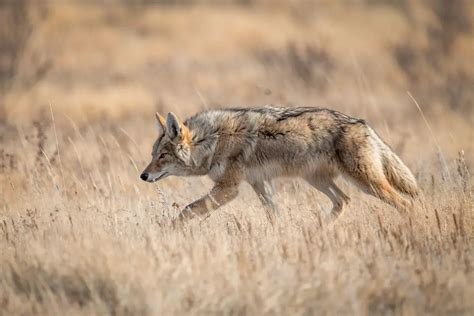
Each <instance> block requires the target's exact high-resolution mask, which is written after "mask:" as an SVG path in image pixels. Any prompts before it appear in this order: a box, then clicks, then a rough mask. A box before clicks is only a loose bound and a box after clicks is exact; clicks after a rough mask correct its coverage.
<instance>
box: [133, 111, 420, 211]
mask: <svg viewBox="0 0 474 316" xmlns="http://www.w3.org/2000/svg"><path fill="white" fill-rule="evenodd" d="M157 119H158V129H159V131H158V134H159V135H158V139H157V141H156V142H155V144H154V146H153V153H152V156H153V158H152V161H151V163H150V164H149V165H148V167H146V169H145V170H144V171H143V174H142V175H141V178H142V179H143V180H144V181H148V182H154V181H157V180H160V179H163V178H165V177H168V176H171V175H176V176H201V175H208V176H209V177H210V178H211V179H212V180H213V181H214V183H215V185H214V187H213V188H212V189H211V191H210V192H209V193H208V194H207V195H205V196H204V197H202V198H201V199H199V200H197V201H195V202H193V203H191V204H190V205H188V206H187V207H186V208H184V210H183V211H182V212H181V214H180V218H181V219H185V218H190V217H193V216H196V215H197V216H200V217H201V216H204V215H205V214H206V213H208V212H209V211H211V210H215V209H217V208H218V207H220V206H222V205H224V204H226V203H227V202H229V201H230V200H232V199H234V198H235V197H236V196H237V194H238V187H239V184H240V183H241V182H242V181H244V180H245V181H247V182H248V183H249V184H250V185H251V186H252V187H253V189H254V190H255V192H256V193H257V195H258V197H259V198H260V200H261V202H262V203H263V205H264V206H265V207H266V209H267V208H275V203H274V201H273V198H272V195H273V188H272V185H271V180H272V179H273V178H275V177H301V178H303V179H305V180H306V181H307V182H308V183H310V184H311V185H312V186H313V187H315V188H316V189H318V190H319V191H321V192H322V193H324V194H325V195H326V196H327V197H328V198H329V199H330V200H331V201H332V203H333V208H332V211H331V215H332V216H333V217H337V216H338V215H339V214H340V213H341V212H342V210H343V207H344V204H346V203H348V202H349V197H348V196H347V195H346V194H344V192H342V191H341V189H340V188H339V187H338V186H337V185H336V183H335V182H334V179H335V178H336V177H337V176H338V175H339V174H342V175H344V176H345V177H346V178H348V179H350V180H351V181H352V182H353V183H355V184H356V185H357V186H358V187H360V188H361V189H362V190H363V191H364V192H366V193H368V194H371V195H373V196H376V197H378V198H380V199H381V200H382V201H384V202H386V203H388V204H390V205H393V206H395V207H396V208H398V209H406V208H408V207H410V205H411V199H412V198H414V197H415V196H417V195H418V192H419V190H418V187H417V183H416V180H415V178H414V176H413V175H412V173H411V172H410V170H409V169H408V168H407V167H406V166H405V165H404V164H403V162H402V161H401V160H400V158H398V156H397V155H396V154H395V153H394V152H393V151H392V150H391V149H390V147H389V146H388V145H387V144H385V143H384V142H383V141H382V140H381V138H380V137H379V136H378V135H377V134H376V132H375V131H374V130H373V129H372V128H371V127H370V126H368V125H367V123H366V122H365V121H364V120H361V119H356V118H352V117H349V116H347V115H345V114H342V113H340V112H337V111H332V110H328V109H321V108H313V107H297V108H279V107H272V106H265V107H260V108H230V109H222V110H211V111H205V112H202V113H199V114H197V115H195V116H193V117H191V118H189V119H188V120H186V121H185V122H184V123H182V122H181V121H179V120H178V118H177V117H176V115H174V114H173V113H170V114H168V116H167V119H166V120H165V119H164V118H163V117H162V116H160V115H159V114H158V113H157Z"/></svg>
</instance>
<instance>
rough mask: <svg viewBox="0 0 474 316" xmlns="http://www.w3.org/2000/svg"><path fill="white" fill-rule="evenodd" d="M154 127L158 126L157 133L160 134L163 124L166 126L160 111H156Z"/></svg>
mask: <svg viewBox="0 0 474 316" xmlns="http://www.w3.org/2000/svg"><path fill="white" fill-rule="evenodd" d="M155 116H156V121H157V122H156V127H157V128H158V134H159V135H162V134H164V132H165V126H166V120H165V118H164V117H163V116H161V115H160V113H158V112H156V113H155Z"/></svg>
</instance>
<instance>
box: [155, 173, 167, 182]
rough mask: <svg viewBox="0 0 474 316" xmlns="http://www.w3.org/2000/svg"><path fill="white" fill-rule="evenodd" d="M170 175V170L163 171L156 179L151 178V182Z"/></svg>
mask: <svg viewBox="0 0 474 316" xmlns="http://www.w3.org/2000/svg"><path fill="white" fill-rule="evenodd" d="M166 176H168V172H163V173H162V174H160V175H159V176H158V177H156V178H155V179H153V180H151V182H156V181H158V180H160V179H163V178H164V177H166Z"/></svg>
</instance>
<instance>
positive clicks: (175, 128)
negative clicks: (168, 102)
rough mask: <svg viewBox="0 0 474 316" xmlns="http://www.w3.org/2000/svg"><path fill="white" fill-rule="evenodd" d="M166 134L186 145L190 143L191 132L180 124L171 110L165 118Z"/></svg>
mask: <svg viewBox="0 0 474 316" xmlns="http://www.w3.org/2000/svg"><path fill="white" fill-rule="evenodd" d="M166 134H167V135H168V137H169V138H170V139H171V140H176V141H178V142H181V143H185V144H188V145H189V144H190V143H191V133H190V132H189V129H188V127H187V126H185V125H184V124H182V123H181V122H180V121H179V120H178V117H177V116H176V115H175V114H174V113H173V112H170V113H168V117H167V118H166Z"/></svg>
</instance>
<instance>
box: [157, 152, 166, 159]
mask: <svg viewBox="0 0 474 316" xmlns="http://www.w3.org/2000/svg"><path fill="white" fill-rule="evenodd" d="M165 157H166V153H162V154H161V155H160V156H159V157H158V159H163V158H165Z"/></svg>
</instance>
